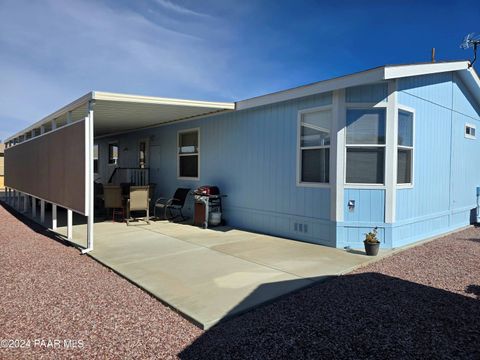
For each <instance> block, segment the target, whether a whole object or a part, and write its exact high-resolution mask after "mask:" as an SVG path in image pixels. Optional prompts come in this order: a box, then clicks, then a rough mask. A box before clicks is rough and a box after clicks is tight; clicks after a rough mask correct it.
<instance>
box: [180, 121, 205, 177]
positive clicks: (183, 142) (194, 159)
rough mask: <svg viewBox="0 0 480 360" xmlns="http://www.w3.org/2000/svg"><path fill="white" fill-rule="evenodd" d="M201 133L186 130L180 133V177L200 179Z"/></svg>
mask: <svg viewBox="0 0 480 360" xmlns="http://www.w3.org/2000/svg"><path fill="white" fill-rule="evenodd" d="M198 138H199V131H198V129H195V130H185V131H180V132H178V152H177V158H178V159H177V160H178V177H180V178H192V179H198V169H199V160H200V156H199V155H200V147H199V145H198V143H199V141H198Z"/></svg>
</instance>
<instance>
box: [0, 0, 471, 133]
mask: <svg viewBox="0 0 480 360" xmlns="http://www.w3.org/2000/svg"><path fill="white" fill-rule="evenodd" d="M475 31H476V32H480V6H478V2H475V1H423V2H421V1H408V0H403V1H387V0H384V1H360V0H358V1H342V0H337V1H321V0H316V1H314V0H305V1H302V0H295V1H287V0H282V1H262V0H256V1H248V0H244V1H238V0H232V1H230V0H217V1H214V0H202V1H198V0H197V1H193V0H178V1H175V0H135V1H133V0H132V1H127V0H97V1H93V0H76V1H73V0H42V1H40V0H0V139H2V138H5V137H7V136H8V135H11V134H12V133H14V132H16V131H18V130H21V129H22V128H24V127H26V126H27V125H29V124H31V123H33V122H35V121H38V120H39V119H40V118H42V117H43V116H45V115H48V114H49V113H51V112H53V111H54V110H56V109H57V108H59V107H61V106H62V105H65V104H66V103H68V102H70V101H72V100H74V99H76V98H77V97H79V96H81V95H83V94H85V93H87V92H88V91H91V90H99V91H113V92H125V93H134V94H145V95H152V96H164V97H178V98H190V99H199V100H213V101H215V100H217V101H232V100H242V99H245V98H249V97H253V96H256V95H261V94H265V93H269V92H273V91H277V90H282V89H286V88H290V87H294V86H298V85H302V84H305V83H311V82H314V81H318V80H322V79H327V78H330V77H334V76H339V75H344V74H347V73H352V72H356V71H360V70H364V69H368V68H371V67H375V66H379V65H383V64H396V63H409V62H421V61H429V59H430V49H431V48H432V47H435V48H436V49H437V59H439V60H454V59H465V58H469V57H470V56H471V52H469V51H464V50H462V49H460V48H459V44H460V42H461V40H462V38H463V36H464V35H466V34H467V33H469V32H475Z"/></svg>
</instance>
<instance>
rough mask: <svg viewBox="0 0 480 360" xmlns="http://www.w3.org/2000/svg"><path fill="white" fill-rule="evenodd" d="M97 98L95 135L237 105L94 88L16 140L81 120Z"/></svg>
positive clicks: (146, 125)
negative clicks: (129, 93)
mask: <svg viewBox="0 0 480 360" xmlns="http://www.w3.org/2000/svg"><path fill="white" fill-rule="evenodd" d="M92 101H93V102H94V104H95V105H94V108H93V109H94V113H95V120H94V136H95V137H97V136H103V135H107V134H114V133H118V132H125V131H130V130H135V129H141V128H145V127H149V126H154V125H160V124H164V123H169V122H175V121H179V120H184V119H189V118H192V117H196V116H202V115H207V114H212V113H215V112H219V111H231V110H234V109H235V103H233V102H212V101H198V100H185V99H171V98H162V97H154V96H141V95H128V94H118V93H109V92H99V91H92V92H90V93H88V94H86V95H84V96H82V97H80V98H78V99H77V100H75V101H73V102H71V103H70V104H68V105H66V106H64V107H62V108H61V109H59V110H57V111H55V112H54V113H52V114H50V115H48V116H46V117H45V118H43V119H42V120H40V121H38V122H36V123H34V124H32V125H31V126H29V127H28V128H26V129H23V130H22V131H20V132H18V133H17V134H15V135H13V136H11V137H9V138H8V139H6V140H5V142H8V141H11V140H14V139H15V138H18V137H20V136H23V135H24V134H28V133H30V132H31V131H32V130H37V131H38V133H40V132H41V131H40V129H41V127H43V128H44V130H45V131H47V132H48V131H49V130H51V127H52V120H55V122H56V124H57V127H60V126H63V125H65V124H66V123H67V122H68V119H70V120H72V121H76V120H80V119H83V118H84V117H85V114H86V113H87V107H88V104H89V103H91V102H92Z"/></svg>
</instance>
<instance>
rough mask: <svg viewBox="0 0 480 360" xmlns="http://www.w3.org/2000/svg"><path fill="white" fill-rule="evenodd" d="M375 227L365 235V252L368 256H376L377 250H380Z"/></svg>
mask: <svg viewBox="0 0 480 360" xmlns="http://www.w3.org/2000/svg"><path fill="white" fill-rule="evenodd" d="M377 229H378V228H377V227H376V226H375V227H374V228H373V229H372V231H370V232H368V233H366V234H365V240H363V243H364V244H365V252H366V253H367V255H368V256H376V255H377V254H378V249H379V248H380V241H379V240H378V238H377Z"/></svg>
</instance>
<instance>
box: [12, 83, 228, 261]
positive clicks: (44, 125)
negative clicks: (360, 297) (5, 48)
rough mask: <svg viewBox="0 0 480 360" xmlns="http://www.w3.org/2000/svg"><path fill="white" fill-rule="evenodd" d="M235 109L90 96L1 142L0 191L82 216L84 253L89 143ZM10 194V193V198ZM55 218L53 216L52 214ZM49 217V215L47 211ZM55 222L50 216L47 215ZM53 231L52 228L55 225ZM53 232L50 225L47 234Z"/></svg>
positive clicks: (89, 202) (89, 201)
mask: <svg viewBox="0 0 480 360" xmlns="http://www.w3.org/2000/svg"><path fill="white" fill-rule="evenodd" d="M234 109H235V103H225V102H207V101H195V100H182V99H168V98H159V97H151V96H138V95H127V94H115V93H106V92H95V91H94V92H91V93H88V94H86V95H84V96H82V97H81V98H79V99H77V100H75V101H73V102H72V103H70V104H68V105H66V106H64V107H63V108H61V109H59V110H57V111H56V112H54V113H53V114H50V115H48V116H47V117H45V118H43V119H42V120H40V121H38V122H36V123H35V124H33V125H31V126H30V127H28V128H26V129H24V130H22V131H21V132H18V133H17V134H15V135H13V136H11V137H10V138H8V139H7V140H6V144H7V148H6V151H5V164H6V168H7V171H6V173H7V176H6V178H5V185H6V187H7V190H8V191H7V194H8V197H9V201H10V200H11V199H12V197H11V195H13V199H16V200H15V201H14V200H12V203H15V204H16V205H19V203H20V200H19V199H20V194H23V197H24V207H25V206H26V205H25V204H27V201H26V196H27V195H28V196H32V203H33V207H34V206H35V201H34V200H33V199H39V200H40V202H41V219H42V222H43V219H44V218H45V203H46V202H49V203H51V204H52V206H55V209H56V206H57V205H58V206H61V207H65V208H66V209H67V210H68V214H69V215H68V218H69V219H70V220H69V224H68V229H69V231H68V233H69V235H68V238H69V239H71V236H72V231H71V229H72V221H71V219H72V212H78V213H80V214H83V215H85V216H87V248H86V249H84V250H82V252H89V251H91V250H92V249H93V219H94V209H93V205H94V189H93V184H94V169H93V159H94V157H93V156H94V138H95V137H99V136H105V135H109V134H118V133H121V132H128V131H133V130H139V129H142V128H147V127H151V126H156V125H160V124H165V123H171V122H175V121H180V120H185V119H190V118H193V117H197V116H202V115H207V114H212V113H216V112H219V111H231V110H234ZM12 191H13V193H12ZM55 213H56V210H55ZM52 214H53V211H52ZM52 221H54V222H56V215H55V216H54V215H52ZM55 226H56V225H55ZM55 226H53V225H52V228H54V227H55Z"/></svg>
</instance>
